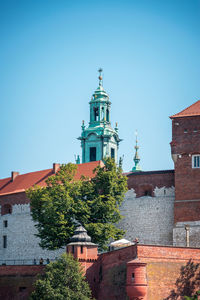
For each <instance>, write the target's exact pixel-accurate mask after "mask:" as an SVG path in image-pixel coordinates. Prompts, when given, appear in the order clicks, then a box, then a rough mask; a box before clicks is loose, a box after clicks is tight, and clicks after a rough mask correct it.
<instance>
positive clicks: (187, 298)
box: [184, 291, 200, 300]
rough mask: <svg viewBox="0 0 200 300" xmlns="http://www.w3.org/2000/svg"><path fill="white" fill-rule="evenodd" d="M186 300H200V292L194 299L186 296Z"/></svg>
mask: <svg viewBox="0 0 200 300" xmlns="http://www.w3.org/2000/svg"><path fill="white" fill-rule="evenodd" d="M184 299H185V300H198V299H200V291H198V292H196V294H195V295H194V296H192V297H188V296H185V297H184Z"/></svg>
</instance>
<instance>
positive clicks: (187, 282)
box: [137, 245, 200, 300]
mask: <svg viewBox="0 0 200 300" xmlns="http://www.w3.org/2000/svg"><path fill="white" fill-rule="evenodd" d="M137 248H138V250H137V253H138V258H139V259H140V260H141V261H142V262H145V263H147V268H146V271H147V283H148V291H147V299H148V300H172V299H182V298H183V296H185V295H186V296H192V295H194V293H195V291H197V290H199V284H198V280H196V279H197V278H198V276H199V275H198V274H199V271H200V265H199V264H200V249H194V248H174V247H160V246H149V245H138V247H137ZM191 258H192V260H191Z"/></svg>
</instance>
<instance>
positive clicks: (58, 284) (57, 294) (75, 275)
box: [29, 254, 91, 300]
mask: <svg viewBox="0 0 200 300" xmlns="http://www.w3.org/2000/svg"><path fill="white" fill-rule="evenodd" d="M34 287H35V290H34V291H33V293H32V294H31V296H30V298H29V299H30V300H38V299H40V300H66V299H67V300H89V299H91V291H90V288H89V285H88V283H87V282H86V281H85V278H84V276H83V272H82V268H81V266H80V264H79V262H78V261H77V260H75V259H74V258H73V257H72V255H70V254H68V255H67V254H63V255H62V256H61V257H60V258H59V259H58V260H56V261H55V262H52V263H50V264H49V265H46V267H45V272H44V274H41V275H39V276H38V279H37V280H36V282H35V284H34Z"/></svg>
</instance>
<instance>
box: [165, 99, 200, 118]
mask: <svg viewBox="0 0 200 300" xmlns="http://www.w3.org/2000/svg"><path fill="white" fill-rule="evenodd" d="M192 116H200V100H198V101H197V102H195V103H193V104H192V105H190V106H189V107H187V108H185V109H184V110H182V111H181V112H179V113H178V114H175V115H173V116H171V117H170V118H171V119H173V118H180V117H192Z"/></svg>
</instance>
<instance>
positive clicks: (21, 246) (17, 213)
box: [0, 204, 65, 264]
mask: <svg viewBox="0 0 200 300" xmlns="http://www.w3.org/2000/svg"><path fill="white" fill-rule="evenodd" d="M4 221H7V227H5V225H4ZM0 224H1V226H0V237H1V240H0V264H1V263H2V261H4V260H6V264H23V263H25V264H33V260H34V259H36V260H37V263H38V262H39V259H40V258H41V257H42V258H43V259H45V260H46V259H47V258H49V259H55V258H56V257H57V256H59V255H60V254H61V253H63V252H65V249H60V250H56V251H48V250H43V249H42V248H41V247H40V246H39V238H37V237H36V236H35V234H36V233H37V229H36V228H35V226H34V222H33V221H32V218H31V215H30V204H15V205H13V206H12V214H6V215H3V216H2V215H1V216H0ZM3 236H6V237H7V245H6V248H4V246H3ZM22 260H25V261H24V262H22ZM19 261H20V262H19Z"/></svg>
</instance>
